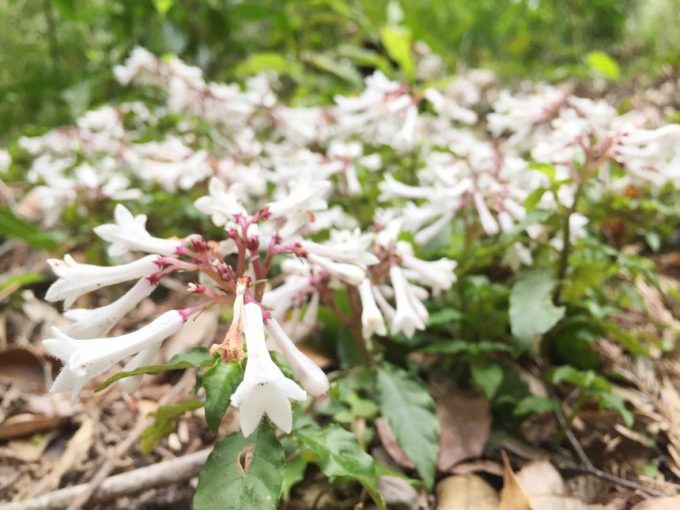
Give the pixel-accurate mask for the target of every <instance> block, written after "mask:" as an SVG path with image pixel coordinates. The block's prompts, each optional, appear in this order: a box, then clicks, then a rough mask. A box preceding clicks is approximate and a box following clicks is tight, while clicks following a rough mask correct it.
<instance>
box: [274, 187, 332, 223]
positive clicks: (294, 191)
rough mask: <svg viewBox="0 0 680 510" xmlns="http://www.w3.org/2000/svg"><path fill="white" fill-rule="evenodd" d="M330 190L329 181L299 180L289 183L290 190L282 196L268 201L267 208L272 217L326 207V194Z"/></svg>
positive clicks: (291, 215) (290, 215)
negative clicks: (273, 200)
mask: <svg viewBox="0 0 680 510" xmlns="http://www.w3.org/2000/svg"><path fill="white" fill-rule="evenodd" d="M330 190H331V183H330V182H329V181H313V182H309V181H308V180H300V181H298V182H294V183H291V185H290V192H289V194H288V195H287V196H285V197H284V198H281V199H280V200H277V201H275V202H271V203H269V205H268V206H267V208H268V209H269V212H270V213H271V215H272V217H274V218H282V217H286V218H288V217H294V216H296V215H299V213H301V212H302V213H305V214H306V213H307V212H308V211H312V212H313V211H319V210H323V209H326V208H327V207H328V203H327V202H326V198H325V197H326V195H328V193H329V191H330Z"/></svg>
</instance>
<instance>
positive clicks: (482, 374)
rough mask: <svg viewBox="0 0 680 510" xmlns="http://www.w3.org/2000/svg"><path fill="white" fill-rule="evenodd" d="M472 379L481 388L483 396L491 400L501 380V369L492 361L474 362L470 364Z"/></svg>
mask: <svg viewBox="0 0 680 510" xmlns="http://www.w3.org/2000/svg"><path fill="white" fill-rule="evenodd" d="M472 379H474V381H475V384H477V386H479V387H480V388H481V389H482V391H483V392H484V396H485V397H486V398H487V399H489V400H491V399H492V398H493V397H494V396H495V395H496V392H497V391H498V388H500V386H501V383H502V382H503V369H502V368H501V366H500V365H497V364H494V363H489V364H483V363H475V364H473V365H472Z"/></svg>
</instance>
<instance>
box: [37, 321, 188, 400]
mask: <svg viewBox="0 0 680 510" xmlns="http://www.w3.org/2000/svg"><path fill="white" fill-rule="evenodd" d="M184 321H185V318H184V316H183V315H182V313H180V312H179V311H177V310H171V311H169V312H165V313H164V314H163V315H161V316H159V317H157V318H156V319H154V320H153V321H152V322H151V323H149V324H147V325H146V326H144V327H143V328H141V329H139V330H137V331H134V332H132V333H128V334H126V335H122V336H118V337H112V338H95V339H91V340H76V339H75V338H72V337H70V336H68V335H66V334H64V333H62V332H61V331H59V330H58V329H57V328H53V329H52V332H53V333H54V335H55V338H50V339H47V340H44V341H43V346H44V347H45V349H46V350H47V352H49V353H50V354H51V355H52V356H54V357H56V358H59V359H60V360H61V361H63V363H64V368H63V369H62V371H61V372H60V373H59V375H58V376H57V378H56V379H55V381H54V384H53V385H52V388H50V391H51V392H53V393H59V392H62V391H69V390H71V399H72V400H75V398H76V397H77V396H78V393H79V392H80V390H81V389H82V387H83V386H85V384H86V383H87V382H88V381H89V380H90V379H92V378H93V377H96V376H98V375H99V374H101V373H103V372H105V371H106V370H108V369H109V368H111V367H112V366H113V365H115V364H116V363H118V362H120V361H122V360H124V359H125V358H128V357H130V356H132V355H135V354H138V353H139V352H141V351H143V350H145V349H151V348H152V347H155V348H157V346H159V345H160V344H161V343H162V342H163V340H165V339H166V338H168V337H169V336H170V335H173V334H175V333H176V332H177V331H179V329H180V328H181V327H182V325H183V324H184Z"/></svg>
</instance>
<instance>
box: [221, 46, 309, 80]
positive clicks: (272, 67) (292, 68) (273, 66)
mask: <svg viewBox="0 0 680 510" xmlns="http://www.w3.org/2000/svg"><path fill="white" fill-rule="evenodd" d="M263 71H273V72H275V73H279V74H289V75H293V74H299V73H300V71H301V69H300V66H299V64H297V62H292V61H291V60H290V59H288V58H286V57H285V56H283V55H281V54H279V53H274V52H262V53H253V54H251V55H250V56H248V58H247V59H245V60H244V61H243V62H241V63H239V64H238V65H237V66H236V68H235V69H234V73H235V74H236V76H238V77H239V78H246V77H248V76H253V75H255V74H259V73H261V72H263Z"/></svg>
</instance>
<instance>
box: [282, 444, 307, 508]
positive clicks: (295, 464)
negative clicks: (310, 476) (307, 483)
mask: <svg viewBox="0 0 680 510" xmlns="http://www.w3.org/2000/svg"><path fill="white" fill-rule="evenodd" d="M308 465H309V459H307V458H305V457H304V456H302V455H298V456H297V457H294V458H293V459H291V460H289V461H288V462H286V473H285V476H284V481H283V499H284V500H286V501H287V500H288V498H289V497H290V490H291V489H292V488H293V486H294V485H295V484H296V483H298V482H301V481H302V480H304V478H305V470H306V469H307V466H308Z"/></svg>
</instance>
